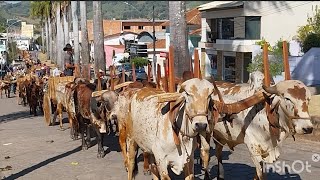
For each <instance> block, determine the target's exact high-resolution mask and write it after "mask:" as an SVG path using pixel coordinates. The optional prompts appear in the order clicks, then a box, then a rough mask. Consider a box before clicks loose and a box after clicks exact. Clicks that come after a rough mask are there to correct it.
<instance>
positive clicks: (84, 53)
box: [80, 1, 90, 78]
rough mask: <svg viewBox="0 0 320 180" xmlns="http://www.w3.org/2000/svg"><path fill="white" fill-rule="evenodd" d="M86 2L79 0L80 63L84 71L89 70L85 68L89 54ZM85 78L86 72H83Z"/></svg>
mask: <svg viewBox="0 0 320 180" xmlns="http://www.w3.org/2000/svg"><path fill="white" fill-rule="evenodd" d="M86 3H87V2H86V1H80V16H81V60H82V64H83V65H84V66H85V68H84V69H85V70H86V72H88V71H89V69H87V67H88V64H89V60H90V56H89V40H88V29H87V4H86ZM83 74H84V76H85V78H88V77H86V76H87V74H88V73H83Z"/></svg>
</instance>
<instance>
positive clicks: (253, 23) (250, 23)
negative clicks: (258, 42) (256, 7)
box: [245, 16, 261, 39]
mask: <svg viewBox="0 0 320 180" xmlns="http://www.w3.org/2000/svg"><path fill="white" fill-rule="evenodd" d="M245 29H246V30H245V31H246V39H260V33H261V17H257V16H248V17H246V25H245Z"/></svg>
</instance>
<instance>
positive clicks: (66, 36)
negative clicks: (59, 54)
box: [62, 1, 70, 44]
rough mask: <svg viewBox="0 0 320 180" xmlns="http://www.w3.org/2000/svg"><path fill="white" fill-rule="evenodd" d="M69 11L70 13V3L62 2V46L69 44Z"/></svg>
mask: <svg viewBox="0 0 320 180" xmlns="http://www.w3.org/2000/svg"><path fill="white" fill-rule="evenodd" d="M69 11H70V1H63V2H62V12H63V13H62V16H63V31H64V44H67V43H69V42H70V37H69V22H68V19H70V17H69V14H70V13H69Z"/></svg>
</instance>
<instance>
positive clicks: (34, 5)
mask: <svg viewBox="0 0 320 180" xmlns="http://www.w3.org/2000/svg"><path fill="white" fill-rule="evenodd" d="M30 15H31V17H33V18H34V17H37V18H40V26H41V41H42V46H43V48H42V52H43V53H45V52H47V57H48V58H47V59H49V58H50V57H49V53H48V52H49V32H48V21H47V19H48V17H49V15H50V2H49V1H32V2H31V10H30ZM44 29H45V30H44ZM44 31H46V41H45V40H44V38H45V37H44Z"/></svg>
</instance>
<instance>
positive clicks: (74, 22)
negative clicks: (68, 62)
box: [71, 1, 80, 65]
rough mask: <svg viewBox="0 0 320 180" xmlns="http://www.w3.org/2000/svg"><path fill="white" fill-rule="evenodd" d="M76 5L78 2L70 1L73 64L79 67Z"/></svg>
mask: <svg viewBox="0 0 320 180" xmlns="http://www.w3.org/2000/svg"><path fill="white" fill-rule="evenodd" d="M77 4H78V1H71V11H72V32H73V39H74V45H73V47H74V64H75V65H79V61H80V51H79V21H78V15H77Z"/></svg>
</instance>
